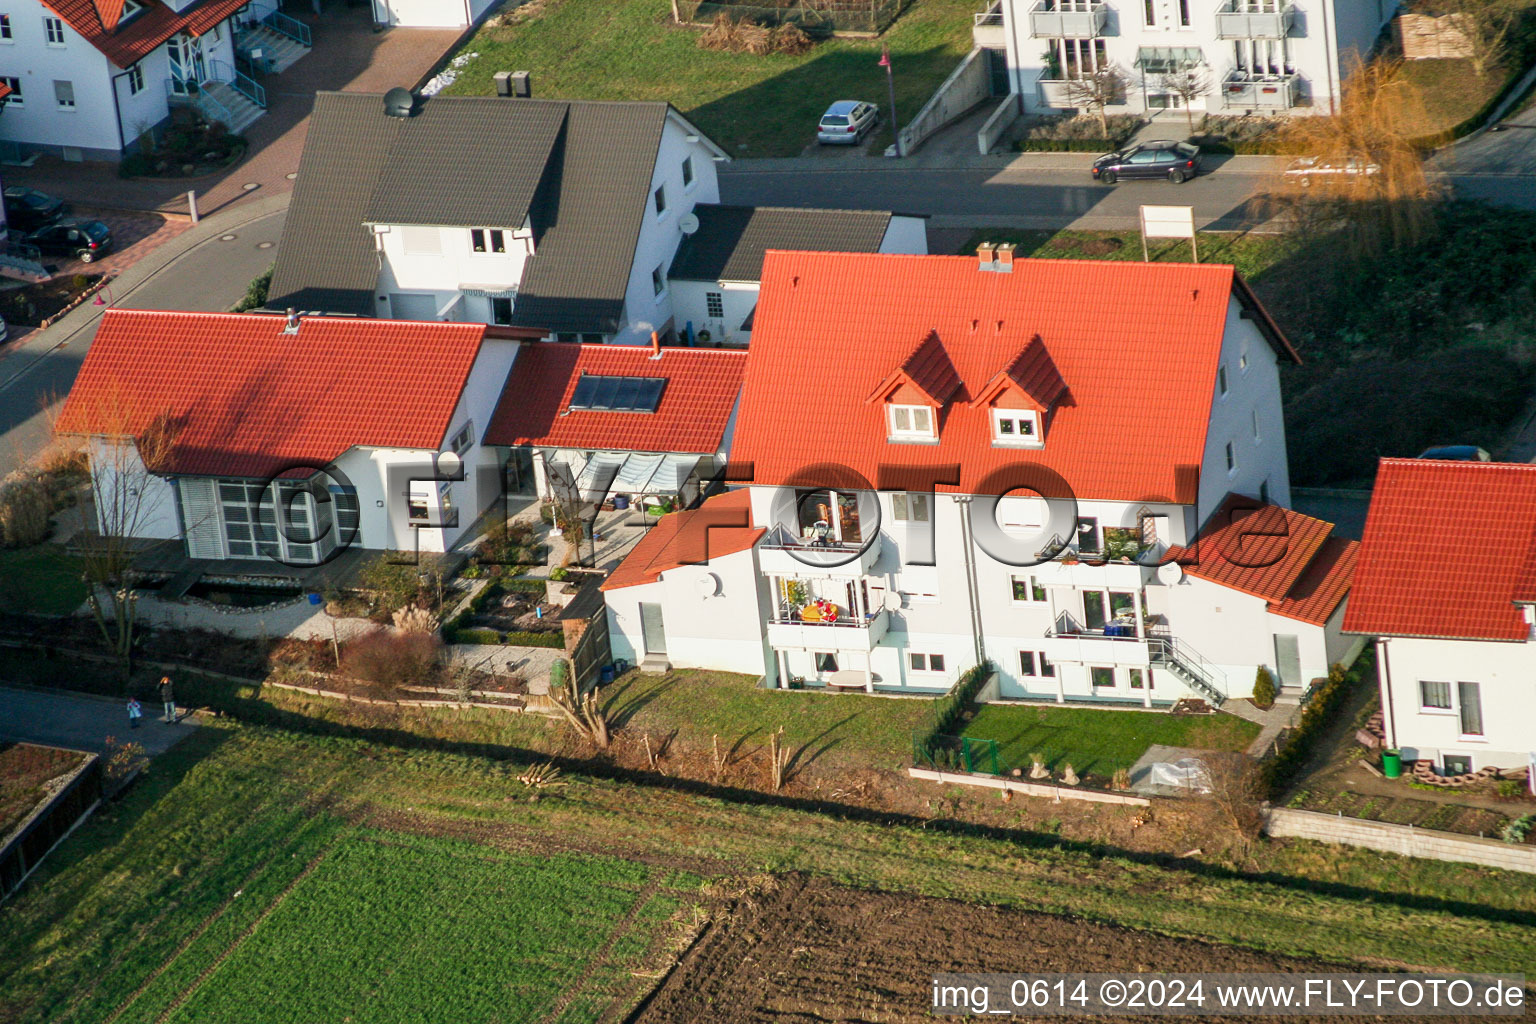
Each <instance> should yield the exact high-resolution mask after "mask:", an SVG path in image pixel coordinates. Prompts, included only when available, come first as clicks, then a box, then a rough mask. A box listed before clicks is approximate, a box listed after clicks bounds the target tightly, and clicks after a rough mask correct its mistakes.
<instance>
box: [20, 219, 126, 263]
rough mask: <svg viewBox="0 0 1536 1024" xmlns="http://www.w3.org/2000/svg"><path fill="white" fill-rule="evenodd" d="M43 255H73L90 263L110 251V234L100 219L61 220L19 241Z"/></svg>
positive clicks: (83, 261) (82, 261)
mask: <svg viewBox="0 0 1536 1024" xmlns="http://www.w3.org/2000/svg"><path fill="white" fill-rule="evenodd" d="M21 241H22V244H23V245H35V246H37V250H38V252H40V253H42V254H43V255H45V256H72V257H74V258H76V259H78V260H79V261H80V262H81V263H89V262H91V261H92V260H94V259H96V258H97V257H98V256H105V255H106V254H107V253H108V252H109V251H111V249H112V232H111V231H109V230H107V226H106V225H105V224H103V223H102V222H101V221H99V220H63V221H60V222H59V223H57V224H50V225H48V226H47V227H45V228H39V229H37V230H36V231H34V232H32V233H31V234H30V235H27V236H26V237H25V238H23V239H22V240H21Z"/></svg>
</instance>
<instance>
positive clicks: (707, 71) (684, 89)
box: [448, 0, 976, 157]
mask: <svg viewBox="0 0 1536 1024" xmlns="http://www.w3.org/2000/svg"><path fill="white" fill-rule="evenodd" d="M975 9H976V3H975V0H914V2H913V3H912V5H911V7H909V8H908V9H907V11H906V12H905V13H904V14H902V16H901V17H900V18H899V19H897V21H896V23H895V24H894V25H892V26H891V28H890V29H888V30H887V31H886V33H885V34H884V35H883V36H882V37H880V38H879V39H847V38H837V39H829V40H826V41H824V42H821V43H818V44H817V45H816V46H814V47H812V48H811V50H810V51H809V52H807V53H804V54H800V55H798V56H786V55H782V54H770V55H765V56H754V55H751V54H744V53H723V52H720V51H716V50H705V49H701V48H700V47H699V46H698V37H699V34H700V30H699V29H695V28H690V27H687V26H678V25H674V24H672V23H671V20H670V19H671V13H670V10H671V9H670V4H669V0H545V3H544V6H543V11H542V12H541V13H539V14H537V15H535V16H533V17H532V18H530V19H529V20H528V21H525V22H523V23H521V24H517V25H510V26H490V25H487V26H486V27H484V28H482V29H481V30H480V31H479V32H477V33H476V34H475V36H474V38H473V39H471V40H470V41H469V42H468V43H466V44H465V46H464V48H463V50H462V51H461V52H462V53H476V54H479V56H478V57H476V58H474V59H473V60H471V61H469V62H468V63H467V64H466V65H465V67H464V69H463V70H462V72H461V73H460V75H459V78H458V80H457V81H455V82H454V84H453V85H452V86H451V87H450V88H449V90H448V91H449V92H451V93H458V94H463V95H484V94H489V93H491V92H492V91H493V88H494V87H493V83H492V80H491V76H492V75H494V74H495V73H496V72H497V71H504V70H528V71H531V72H532V73H533V87H534V95H536V96H547V97H551V98H560V99H594V100H667V101H669V102H670V103H672V105H673V106H675V107H677V108H678V109H679V110H680V111H682V113H683V114H684V115H685V116H687V117H688V118H689V119H690V120H692V121H693V122H694V123H696V124H697V125H698V126H699V127H700V128H702V129H703V130H704V131H705V132H706V133H707V134H708V135H709V136H710V137H711V138H712V139H714V140H715V141H716V142H718V143H719V144H720V145H721V146H723V147H724V148H725V149H726V151H727V152H729V153H730V154H731V155H732V156H747V157H755V156H794V155H795V154H797V153H799V152H800V151H801V150H802V149H804V148H805V147H806V146H808V145H810V144H811V143H813V142H815V133H816V122H817V119H818V118H820V116H821V114H822V111H824V110H826V108H827V105H828V104H829V103H831V102H832V101H833V100H839V99H864V100H869V101H871V102H878V103H880V104H881V107H882V110H883V111H884V112H885V113H887V114H888V113H889V112H888V110H885V107H886V82H885V70H884V69H883V68H881V67H880V66H879V65H878V64H877V61H878V60H879V57H880V48H881V46H882V44H889V45H890V48H891V59H892V61H893V67H894V75H895V82H896V104H897V111H898V113H900V114H901V116H902V117H903V119H905V120H910V119H911V118H912V117H913V116H914V115H915V114H916V113H917V112H918V109H919V108H920V107H921V106H922V105H923V104H924V103H926V102H927V101H928V97H929V96H930V95H932V93H933V91H934V90H935V89H937V88H938V86H939V84H940V83H941V82H943V81H944V79H945V77H946V76H948V75H949V73H950V72H951V71H953V70H954V68H955V65H956V64H958V63H959V61H960V59H961V58H963V57H964V56H965V55H966V54H967V53H969V52H970V49H971V15H972V13H973V12H974V10H975ZM886 121H887V122H889V117H886ZM883 139H884V141H883V142H881V141H878V140H877V142H876V145H875V149H874V150H873V151H875V152H879V151H881V150H882V149H883V146H884V143H886V142H889V141H890V137H889V132H884V133H883Z"/></svg>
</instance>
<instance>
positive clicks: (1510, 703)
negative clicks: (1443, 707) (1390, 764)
mask: <svg viewBox="0 0 1536 1024" xmlns="http://www.w3.org/2000/svg"><path fill="white" fill-rule="evenodd" d="M1376 649H1377V653H1378V659H1377V675H1378V677H1379V679H1380V686H1381V699H1382V708H1383V709H1384V711H1385V718H1386V723H1385V724H1386V731H1387V743H1388V744H1389V745H1390V744H1394V743H1395V744H1396V745H1397V747H1398V748H1399V749H1401V750H1402V752H1403V760H1404V761H1412V760H1417V759H1420V758H1426V759H1429V760H1433V761H1435V762H1436V763H1437V764H1443V758H1444V757H1445V756H1446V755H1458V756H1466V757H1470V758H1471V759H1472V768H1473V770H1474V771H1475V770H1477V769H1479V768H1483V767H1487V766H1489V765H1494V766H1497V767H1501V768H1518V767H1521V766H1522V765H1524V764H1526V762H1527V758H1528V756H1529V751H1531V750H1532V749H1533V748H1536V742H1533V740H1532V736H1533V735H1536V645H1533V644H1531V643H1529V642H1525V643H1496V642H1492V641H1480V640H1419V639H1412V638H1404V637H1394V638H1391V639H1382V640H1377V641H1376ZM1421 680H1433V681H1436V682H1448V683H1450V684H1451V686H1450V689H1451V705H1452V706H1451V709H1450V711H1449V712H1446V711H1439V710H1425V709H1423V708H1421V707H1420V706H1419V699H1420V698H1419V682H1420V681H1421ZM1462 681H1466V682H1475V683H1478V684H1480V691H1481V697H1482V711H1483V730H1484V733H1483V735H1482V736H1465V735H1463V734H1462V732H1461V719H1460V716H1459V714H1458V709H1459V708H1460V694H1459V693H1458V687H1457V685H1456V684H1457V683H1458V682H1462Z"/></svg>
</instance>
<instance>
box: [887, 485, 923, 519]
mask: <svg viewBox="0 0 1536 1024" xmlns="http://www.w3.org/2000/svg"><path fill="white" fill-rule="evenodd" d="M891 518H892V519H895V520H896V521H897V522H898V523H926V522H927V521H928V495H926V494H922V493H920V492H918V493H914V492H912V491H906V492H903V493H901V494H893V495H891Z"/></svg>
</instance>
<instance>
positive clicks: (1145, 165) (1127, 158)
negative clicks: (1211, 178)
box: [1093, 140, 1200, 185]
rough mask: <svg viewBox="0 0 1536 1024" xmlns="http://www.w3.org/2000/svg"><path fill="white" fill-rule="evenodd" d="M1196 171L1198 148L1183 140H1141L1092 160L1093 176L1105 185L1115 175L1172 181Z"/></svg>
mask: <svg viewBox="0 0 1536 1024" xmlns="http://www.w3.org/2000/svg"><path fill="white" fill-rule="evenodd" d="M1199 173H1200V150H1199V149H1198V148H1197V147H1195V146H1192V145H1190V144H1189V143H1187V142H1170V141H1167V140H1163V141H1159V142H1143V143H1142V144H1141V145H1139V146H1132V147H1131V148H1130V149H1127V150H1126V151H1124V152H1123V153H1106V154H1104V155H1103V156H1101V157H1099V158H1098V159H1097V160H1095V161H1094V162H1093V176H1094V178H1095V179H1097V180H1098V181H1102V182H1103V183H1104V184H1106V185H1113V184H1114V183H1115V181H1116V180H1117V179H1119V178H1167V179H1168V180H1169V181H1171V182H1173V183H1174V184H1175V185H1182V184H1183V183H1184V182H1186V181H1188V180H1189V179H1190V178H1193V177H1194V176H1195V175H1197V174H1199Z"/></svg>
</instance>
